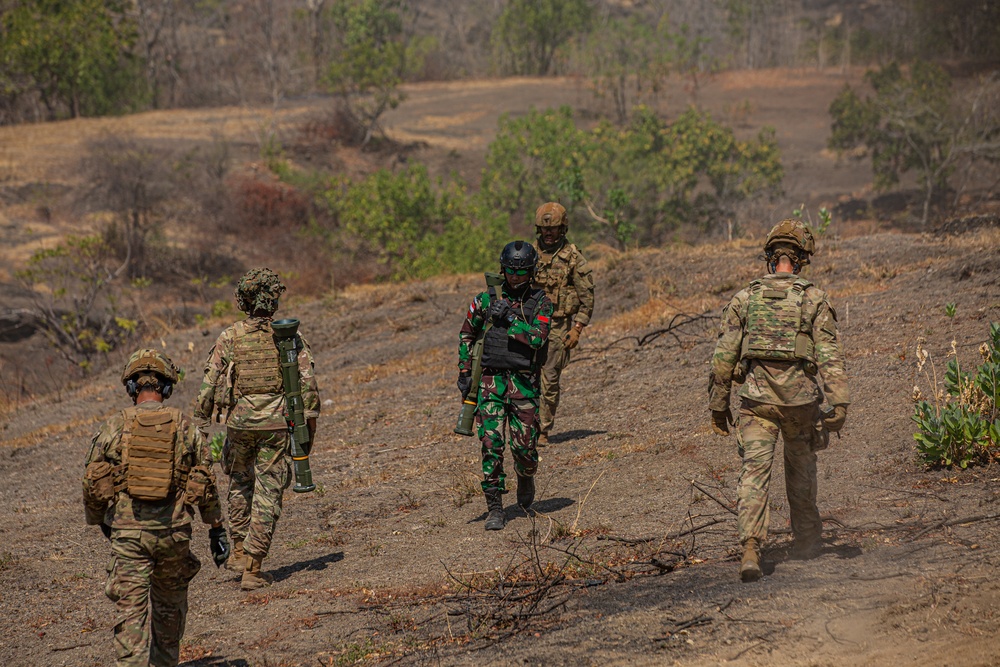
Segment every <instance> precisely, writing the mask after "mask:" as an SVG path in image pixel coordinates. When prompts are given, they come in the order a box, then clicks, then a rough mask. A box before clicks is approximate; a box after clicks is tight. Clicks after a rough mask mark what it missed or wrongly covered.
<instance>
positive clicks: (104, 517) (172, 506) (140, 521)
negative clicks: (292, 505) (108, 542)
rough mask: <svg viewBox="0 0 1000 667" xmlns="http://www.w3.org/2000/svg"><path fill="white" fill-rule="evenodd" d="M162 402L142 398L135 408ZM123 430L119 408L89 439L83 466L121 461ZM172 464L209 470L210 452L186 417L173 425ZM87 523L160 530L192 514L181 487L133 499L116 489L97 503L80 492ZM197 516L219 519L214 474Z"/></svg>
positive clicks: (155, 406) (153, 406) (181, 522)
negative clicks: (146, 498)
mask: <svg viewBox="0 0 1000 667" xmlns="http://www.w3.org/2000/svg"><path fill="white" fill-rule="evenodd" d="M162 405H163V404H162V403H158V402H156V401H146V402H144V403H140V404H139V405H138V406H136V408H137V409H138V410H140V411H146V410H149V411H152V410H159V409H160V408H161V407H162ZM124 430H125V418H124V413H123V412H119V413H117V414H116V415H114V416H112V417H111V418H110V419H108V420H107V421H106V422H104V423H103V424H102V425H101V427H100V429H98V431H97V433H96V434H94V437H93V439H92V440H91V445H90V453H89V454H87V460H86V462H85V466H87V465H90V464H91V463H95V462H98V461H107V462H108V463H110V464H111V465H113V466H117V465H120V464H121V463H122V433H123V432H124ZM174 456H175V459H174V460H175V465H176V464H177V463H180V464H182V465H184V466H186V467H188V468H192V467H194V466H204V467H205V468H206V469H208V470H209V471H211V469H212V453H211V451H210V449H209V447H208V444H207V443H206V442H205V439H204V438H202V437H201V434H200V433H198V430H197V429H196V428H194V426H193V425H192V424H191V422H190V420H188V419H187V418H186V417H184V418H182V419H181V422H180V424H178V425H177V433H176V435H175V436H174ZM84 498H85V499H84V508H85V510H86V515H87V524H89V525H97V524H100V523H104V524H107V525H108V526H111V527H112V528H115V529H118V530H130V529H138V530H163V529H167V528H178V527H180V526H186V525H189V524H190V523H191V521H192V519H193V518H194V507H193V506H192V505H190V504H188V503H185V502H184V489H175V490H174V491H172V492H171V495H170V496H168V497H167V498H166V499H165V500H162V501H157V502H151V501H143V500H135V499H133V498H132V497H131V496H129V495H128V493H126V492H124V491H120V492H118V493H117V494H116V496H115V499H114V500H113V501H112V502H109V503H106V504H105V505H97V504H95V503H93V502H92V501H89V500H87V499H86V494H85V496H84ZM198 511H199V513H200V514H201V520H202V521H203V522H205V523H214V522H216V521H220V520H221V519H222V508H221V506H220V505H219V494H218V490H217V488H216V486H215V479H214V477H213V478H211V479H210V482H209V484H208V486H207V488H206V489H205V493H204V497H203V498H202V500H201V503H200V504H199V505H198Z"/></svg>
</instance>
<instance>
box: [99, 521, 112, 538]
mask: <svg viewBox="0 0 1000 667" xmlns="http://www.w3.org/2000/svg"><path fill="white" fill-rule="evenodd" d="M101 532H102V533H104V537H106V538H108V539H109V540H110V539H111V526H109V525H108V524H106V523H102V524H101Z"/></svg>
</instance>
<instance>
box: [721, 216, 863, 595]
mask: <svg viewBox="0 0 1000 667" xmlns="http://www.w3.org/2000/svg"><path fill="white" fill-rule="evenodd" d="M815 249H816V242H815V239H814V238H813V234H812V232H811V231H810V230H809V228H808V227H806V226H805V225H804V224H803V223H802V221H800V220H795V219H786V220H782V221H781V222H779V223H778V224H776V225H775V226H774V227H773V228H772V229H771V231H770V232H769V233H768V235H767V238H766V240H765V241H764V254H763V256H762V258H761V259H763V260H764V262H765V263H766V266H767V274H766V275H764V276H763V277H761V278H758V279H756V280H754V281H752V282H751V283H750V284H749V285H748V286H747V287H746V288H744V289H742V290H740V291H739V292H738V293H737V294H736V295H735V296H734V297H733V298H732V300H731V301H730V302H729V304H728V305H727V306H726V307H725V309H724V310H723V311H722V325H721V329H720V331H719V339H718V342H717V343H716V347H715V354H714V355H713V357H712V373H711V377H710V380H709V409H710V410H711V412H712V422H711V426H712V430H713V431H715V433H717V434H718V435H722V436H726V435H729V425H730V424H733V423H734V421H733V418H732V416H731V413H730V408H729V401H730V389H731V387H732V384H733V382H734V381H735V382H736V383H737V384H742V386H741V387H740V389H739V391H738V392H737V394H738V396H739V397H740V408H739V417H738V420H737V422H735V423H736V424H737V430H736V441H737V444H738V452H739V454H740V456H741V458H742V470H741V473H740V481H739V488H738V498H739V502H738V521H737V523H738V528H739V539H740V545H741V547H742V549H743V558H742V562H741V564H740V578H741V579H742V580H743V581H745V582H748V581H756V580H757V579H759V578H760V577H761V576H762V572H761V568H760V549H761V547H762V545H763V543H764V540H765V539H766V538H767V529H768V521H769V513H768V509H769V502H768V486H769V485H770V480H771V467H772V464H773V461H774V452H775V446H776V444H777V441H778V436H779V435H781V437H782V440H783V443H784V444H783V447H784V468H785V487H786V491H787V494H788V505H789V509H790V512H791V520H792V534H793V536H794V540H795V541H794V544H793V547H792V552H791V555H792V557H793V558H802V559H807V558H811V557H813V556H815V555H817V553H818V547H819V544H820V536H821V534H822V529H823V526H822V521H821V520H820V515H819V509H818V508H817V506H816V488H817V482H816V451H818V450H821V449H824V448H825V447H826V446H827V444H828V442H829V432H838V431H840V429H841V428H843V426H844V422H845V420H846V419H847V406H848V404H849V403H850V402H851V399H850V393H849V391H848V387H847V375H846V373H845V370H844V356H843V352H842V351H841V347H840V341H839V339H838V337H837V314H836V312H835V311H834V309H833V306H832V305H831V304H830V299H829V296H828V295H827V294H826V292H824V291H823V290H821V289H819V288H818V287H816V286H815V285H813V283H812V282H811V281H809V280H807V279H805V278H802V277H800V276H799V272H800V271H801V270H802V267H803V266H805V265H807V264H809V259H810V257H811V256H812V254H813V253H814V252H815ZM820 381H822V391H821V389H820ZM824 395H825V397H826V400H827V402H828V403H829V404H830V406H832V407H831V408H830V409H828V410H821V408H820V405H821V402H822V399H823V396H824Z"/></svg>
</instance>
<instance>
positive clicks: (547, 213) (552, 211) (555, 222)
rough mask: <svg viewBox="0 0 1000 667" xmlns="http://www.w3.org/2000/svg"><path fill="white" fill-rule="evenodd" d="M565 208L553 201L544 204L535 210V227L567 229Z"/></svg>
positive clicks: (567, 221) (567, 222)
mask: <svg viewBox="0 0 1000 667" xmlns="http://www.w3.org/2000/svg"><path fill="white" fill-rule="evenodd" d="M568 226H569V219H568V218H567V217H566V207H564V206H563V205H562V204H560V203H558V202H554V201H550V202H546V203H544V204H542V205H541V206H539V207H538V208H537V209H535V227H568Z"/></svg>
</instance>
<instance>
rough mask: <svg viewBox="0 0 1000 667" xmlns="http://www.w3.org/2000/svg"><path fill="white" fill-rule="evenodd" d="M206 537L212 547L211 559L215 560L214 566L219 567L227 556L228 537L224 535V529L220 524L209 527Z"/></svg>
mask: <svg viewBox="0 0 1000 667" xmlns="http://www.w3.org/2000/svg"><path fill="white" fill-rule="evenodd" d="M208 539H209V541H210V546H211V549H212V560H214V561H215V567H220V566H221V565H222V564H223V563H225V562H226V559H227V558H229V538H228V537H227V536H226V529H225V528H223V527H222V526H219V527H218V528H210V529H209V530H208Z"/></svg>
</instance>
